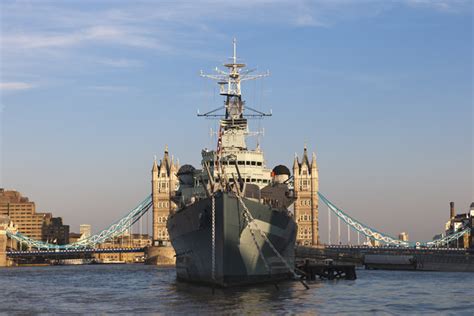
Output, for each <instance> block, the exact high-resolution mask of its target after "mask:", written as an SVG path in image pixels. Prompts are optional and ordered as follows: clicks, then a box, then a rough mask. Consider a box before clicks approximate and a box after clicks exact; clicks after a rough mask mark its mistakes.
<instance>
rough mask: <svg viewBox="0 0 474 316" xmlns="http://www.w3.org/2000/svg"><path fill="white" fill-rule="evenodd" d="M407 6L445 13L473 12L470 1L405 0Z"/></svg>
mask: <svg viewBox="0 0 474 316" xmlns="http://www.w3.org/2000/svg"><path fill="white" fill-rule="evenodd" d="M404 2H405V3H406V5H408V6H410V7H415V8H425V9H433V10H436V11H440V12H444V13H461V12H471V10H472V1H468V0H405V1H404Z"/></svg>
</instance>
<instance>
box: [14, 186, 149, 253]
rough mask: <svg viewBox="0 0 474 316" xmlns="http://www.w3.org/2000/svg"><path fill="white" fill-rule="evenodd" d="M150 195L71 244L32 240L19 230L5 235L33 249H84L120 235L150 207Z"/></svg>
mask: <svg viewBox="0 0 474 316" xmlns="http://www.w3.org/2000/svg"><path fill="white" fill-rule="evenodd" d="M151 205H152V202H151V195H150V196H148V197H147V198H146V199H144V200H143V201H142V202H141V203H140V204H138V205H137V206H136V207H135V208H134V209H132V210H131V211H130V212H129V213H128V214H127V215H125V216H124V217H122V218H121V219H119V220H118V221H116V222H115V223H113V224H112V225H110V226H109V227H108V228H106V229H104V230H103V231H101V232H99V233H98V234H96V235H93V236H90V237H88V238H84V239H82V240H79V241H77V242H75V243H72V244H67V245H55V244H50V243H46V242H43V241H39V240H34V239H31V238H29V237H28V236H25V235H23V234H22V233H20V232H14V231H11V230H9V229H7V235H8V236H9V237H10V238H12V239H14V240H16V241H18V242H20V244H25V245H27V246H28V247H31V248H35V249H45V250H51V249H53V250H56V249H57V250H69V249H86V248H94V247H95V246H96V245H98V244H100V243H103V242H105V241H106V240H109V239H111V238H114V237H117V236H120V235H122V234H123V233H124V232H125V230H127V229H128V228H130V227H131V226H132V225H133V224H134V223H135V222H136V221H138V220H139V219H140V218H141V217H142V216H143V215H144V214H145V213H146V212H147V211H148V209H149V208H150V207H151Z"/></svg>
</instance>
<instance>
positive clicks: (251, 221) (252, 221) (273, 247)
mask: <svg viewBox="0 0 474 316" xmlns="http://www.w3.org/2000/svg"><path fill="white" fill-rule="evenodd" d="M237 199H238V200H239V202H240V204H242V207H243V209H244V214H245V213H246V214H247V216H248V217H249V219H250V222H249V225H250V224H253V225H254V226H255V228H256V230H257V231H258V232H259V233H260V235H261V236H262V237H263V239H264V240H265V241H266V242H267V244H268V245H269V246H270V248H271V249H272V250H273V252H274V253H275V254H276V255H277V257H278V258H279V259H280V260H281V262H283V264H284V265H285V266H286V268H287V269H288V271H290V272H291V273H292V274H293V277H294V278H295V279H297V278H298V275H297V274H296V272H295V270H294V269H293V268H292V267H291V266H290V264H289V263H288V262H287V261H286V260H285V258H283V256H282V255H281V254H280V252H279V251H278V250H277V249H276V248H275V246H274V245H273V243H272V242H271V241H270V239H268V237H267V235H266V234H265V233H264V232H263V231H262V230H261V229H260V228H258V226H257V224H256V223H255V219H254V218H253V216H252V214H251V213H250V211H249V209H248V208H247V206H246V205H245V203H244V201H243V199H242V197H241V196H240V194H238V195H237ZM249 228H250V226H249ZM300 281H301V283H302V284H303V285H304V286H305V287H306V289H309V287H308V285H307V284H306V283H304V281H303V280H300Z"/></svg>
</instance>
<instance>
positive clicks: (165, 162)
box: [152, 145, 178, 245]
mask: <svg viewBox="0 0 474 316" xmlns="http://www.w3.org/2000/svg"><path fill="white" fill-rule="evenodd" d="M177 167H178V166H177V165H176V163H175V162H174V161H173V158H172V157H170V154H169V150H168V145H166V146H165V150H164V153H163V159H162V160H160V163H159V164H158V163H157V162H156V158H155V161H154V162H153V169H152V201H153V245H162V244H164V242H165V243H166V242H168V240H169V235H168V230H167V229H166V222H167V221H168V215H169V214H170V212H172V211H173V210H174V209H175V208H176V205H175V204H174V203H173V201H172V200H171V198H172V196H173V195H174V192H175V190H176V185H177V183H178V178H177V176H176V173H177Z"/></svg>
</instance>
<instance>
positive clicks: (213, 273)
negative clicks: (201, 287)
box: [211, 194, 216, 280]
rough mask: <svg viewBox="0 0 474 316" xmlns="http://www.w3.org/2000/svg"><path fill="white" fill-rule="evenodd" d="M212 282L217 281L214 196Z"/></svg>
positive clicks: (213, 206)
mask: <svg viewBox="0 0 474 316" xmlns="http://www.w3.org/2000/svg"><path fill="white" fill-rule="evenodd" d="M211 216H212V228H211V234H212V270H211V276H212V280H216V199H215V197H214V194H213V195H212V215H211Z"/></svg>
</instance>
